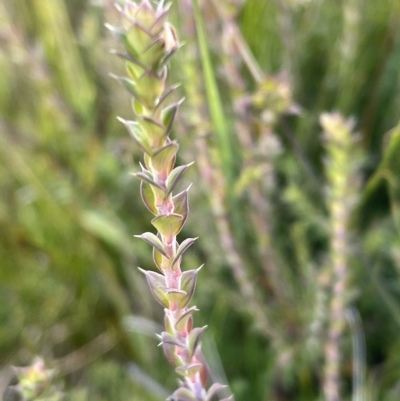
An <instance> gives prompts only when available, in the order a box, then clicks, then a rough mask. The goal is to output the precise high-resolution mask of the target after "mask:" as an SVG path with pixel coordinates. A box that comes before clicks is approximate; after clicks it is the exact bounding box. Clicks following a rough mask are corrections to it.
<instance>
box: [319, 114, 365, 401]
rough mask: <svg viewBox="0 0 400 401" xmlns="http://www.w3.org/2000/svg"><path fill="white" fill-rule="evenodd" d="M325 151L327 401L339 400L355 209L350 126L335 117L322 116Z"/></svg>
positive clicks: (337, 115)
mask: <svg viewBox="0 0 400 401" xmlns="http://www.w3.org/2000/svg"><path fill="white" fill-rule="evenodd" d="M320 122H321V125H322V127H323V128H324V139H325V143H326V150H327V163H326V171H327V176H328V182H329V190H330V193H329V196H328V199H329V212H330V221H331V231H330V243H331V250H330V255H331V282H332V294H331V302H330V311H329V327H328V337H327V342H326V348H325V377H324V393H325V399H326V401H339V400H340V399H341V397H340V361H341V352H340V341H341V339H342V336H343V330H344V327H345V324H346V307H347V305H346V302H347V299H348V294H349V283H348V279H349V272H348V266H347V259H348V247H349V244H348V243H349V232H348V224H349V220H350V215H351V212H352V209H353V207H354V198H355V196H354V194H355V192H356V189H357V185H355V184H356V182H355V179H356V175H355V162H357V157H356V155H355V147H354V141H353V138H352V129H353V122H352V121H351V120H348V121H346V120H345V119H344V118H343V117H342V116H341V115H340V114H338V113H331V114H328V113H325V114H322V116H321V118H320Z"/></svg>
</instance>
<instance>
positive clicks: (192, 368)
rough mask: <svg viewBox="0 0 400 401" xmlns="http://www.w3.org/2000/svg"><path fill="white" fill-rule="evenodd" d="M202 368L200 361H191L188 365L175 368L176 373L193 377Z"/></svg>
mask: <svg viewBox="0 0 400 401" xmlns="http://www.w3.org/2000/svg"><path fill="white" fill-rule="evenodd" d="M202 368H203V365H201V364H200V363H191V364H189V365H184V366H179V367H177V368H176V369H175V372H176V373H179V374H180V375H182V376H186V377H193V376H194V375H195V374H196V373H198V372H200V370H201V369H202Z"/></svg>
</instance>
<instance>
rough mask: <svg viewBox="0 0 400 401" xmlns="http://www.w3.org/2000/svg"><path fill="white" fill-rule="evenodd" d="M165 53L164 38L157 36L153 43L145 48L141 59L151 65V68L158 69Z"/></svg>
mask: <svg viewBox="0 0 400 401" xmlns="http://www.w3.org/2000/svg"><path fill="white" fill-rule="evenodd" d="M164 55H165V48H164V39H163V38H161V37H157V38H156V39H155V40H153V42H152V43H150V44H149V46H147V48H146V49H144V51H143V53H142V56H141V57H140V59H141V60H142V61H143V63H144V64H145V65H147V66H149V69H151V70H154V71H157V70H158V69H159V67H160V65H161V63H162V61H163V58H164Z"/></svg>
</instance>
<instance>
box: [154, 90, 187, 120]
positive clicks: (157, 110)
mask: <svg viewBox="0 0 400 401" xmlns="http://www.w3.org/2000/svg"><path fill="white" fill-rule="evenodd" d="M180 86H181V85H180V84H177V85H173V86H171V87H169V88H168V89H167V90H166V91H164V93H163V94H162V96H161V97H160V99H159V100H158V102H157V106H156V108H155V110H154V118H155V119H156V120H160V119H161V116H162V114H163V111H164V110H165V109H166V108H167V107H166V106H163V105H164V103H165V102H166V101H167V100H168V99H169V97H170V96H171V95H172V94H173V93H174V92H175V90H176V89H178V88H179V87H180Z"/></svg>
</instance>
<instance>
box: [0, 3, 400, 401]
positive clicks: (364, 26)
mask: <svg viewBox="0 0 400 401" xmlns="http://www.w3.org/2000/svg"><path fill="white" fill-rule="evenodd" d="M190 4H191V2H190V1H187V0H182V1H179V2H178V1H173V5H172V21H173V22H174V23H175V24H176V26H177V28H178V32H179V35H180V39H181V40H182V41H184V42H186V45H185V46H184V47H182V49H181V50H180V52H179V54H178V56H177V60H175V61H174V62H173V64H172V66H171V75H172V76H173V79H172V80H171V82H177V81H180V82H182V84H183V85H182V93H184V94H185V96H186V97H187V100H186V102H185V103H184V105H183V106H182V108H181V116H180V120H179V124H178V126H177V127H176V130H175V133H174V135H175V136H176V137H177V139H178V140H179V142H180V144H181V152H182V153H181V155H180V157H181V158H182V159H184V160H185V161H186V162H190V161H192V160H196V162H197V167H198V168H197V170H196V169H195V168H193V169H192V171H191V174H192V175H191V176H190V177H189V179H190V180H191V181H193V182H194V183H195V185H194V187H193V188H192V189H191V200H190V202H191V214H190V218H189V222H188V225H187V227H186V228H185V232H184V233H183V234H182V235H183V236H191V237H197V236H199V237H200V238H199V240H198V241H197V242H196V245H195V246H194V247H193V250H190V252H188V253H189V255H188V256H186V260H185V264H186V266H187V267H188V268H195V267H197V266H198V265H199V264H201V263H203V262H204V263H205V268H204V269H203V270H202V272H201V275H200V277H199V282H198V287H197V293H196V296H195V301H196V304H197V306H198V307H199V308H200V310H201V312H200V313H198V315H197V316H196V319H197V322H198V325H201V324H208V325H209V329H208V337H207V338H206V339H205V343H204V348H205V354H206V355H207V356H208V358H209V361H210V365H211V367H212V370H213V374H214V375H215V376H216V377H217V378H218V377H221V380H227V381H228V382H229V384H230V385H231V388H232V390H233V392H234V393H235V395H236V400H237V401H246V400H250V399H251V400H272V401H284V400H291V401H310V400H319V399H321V370H322V368H321V367H322V366H323V352H322V351H321V350H322V349H323V345H324V327H325V325H326V321H324V319H326V316H325V315H324V305H325V303H326V300H325V298H326V297H327V296H328V295H327V294H328V293H329V291H328V290H327V287H329V282H327V279H326V274H325V272H326V270H328V269H329V262H328V261H329V248H330V247H329V240H328V238H329V237H328V235H327V232H328V229H327V225H328V221H329V219H328V216H327V207H326V197H325V193H326V191H329V188H327V184H326V179H325V172H324V167H323V160H324V158H325V151H324V148H323V144H322V141H321V135H320V133H321V128H320V127H319V125H318V118H319V115H320V114H321V113H322V112H324V111H330V110H338V111H340V112H341V113H343V114H344V115H346V116H350V115H351V116H353V117H354V118H355V121H356V130H357V131H358V136H359V138H358V146H359V148H360V153H361V154H363V159H362V162H361V163H360V180H361V182H362V190H361V192H360V193H359V203H358V207H357V208H356V210H355V212H354V214H353V216H352V221H351V231H352V233H353V237H352V243H351V244H350V248H351V250H352V252H351V255H350V257H349V269H350V275H351V287H352V289H353V290H352V291H351V293H349V294H348V297H349V302H350V303H351V305H352V306H353V307H354V308H355V309H356V310H358V311H359V313H360V316H361V321H362V327H361V329H362V330H361V332H362V336H364V337H365V343H366V366H365V367H366V370H367V378H366V383H365V387H366V395H365V398H364V400H366V401H370V400H371V401H373V400H374V401H375V400H376V401H377V400H379V401H397V400H398V399H399V398H400V390H399V377H400V357H399V350H400V338H399V336H398V333H399V329H400V291H399V289H400V253H399V249H400V237H399V234H400V231H399V230H400V217H399V216H400V214H399V213H400V212H399V207H400V206H399V205H400V192H399V186H400V178H399V177H400V164H399V160H400V158H399V157H400V156H399V155H400V141H399V132H400V125H398V124H399V119H400V112H399V110H400V68H399V66H400V28H399V26H400V3H399V2H398V1H397V0H381V1H379V2H378V1H375V0H348V1H343V2H337V1H336V0H285V1H280V0H276V1H274V0H246V1H243V2H240V1H232V0H231V1H228V0H221V1H220V2H218V3H217V4H219V5H220V7H221V9H220V10H219V11H218V10H217V8H216V7H215V4H216V2H215V1H211V0H203V1H200V2H199V6H200V14H201V15H200V18H199V15H198V20H197V24H199V23H202V24H204V32H203V33H204V35H200V38H199V39H200V43H202V42H201V41H203V52H202V53H201V52H199V49H198V43H197V38H196V29H195V25H196V24H195V21H194V19H193V10H192V8H191V6H190ZM106 21H107V22H110V23H113V24H114V25H118V24H119V22H118V21H116V12H115V10H114V8H113V4H112V2H111V1H108V0H103V1H89V0H80V1H78V0H4V1H3V2H2V3H1V4H0V49H1V50H0V71H1V74H0V195H1V198H0V225H1V231H0V266H1V268H0V316H1V323H2V324H1V325H0V364H1V369H2V370H1V372H5V371H6V367H7V366H8V365H10V364H12V365H17V366H22V365H29V364H30V363H31V362H32V360H33V359H34V357H35V356H36V355H41V356H42V357H44V358H45V360H46V361H48V362H49V365H50V366H51V367H54V368H56V369H57V371H58V372H59V379H60V380H61V381H63V382H64V383H65V384H64V391H65V392H66V398H67V399H71V400H82V401H83V400H104V401H105V400H113V401H117V400H121V401H122V400H124V401H125V400H128V399H131V400H134V401H135V400H138V401H139V400H149V401H152V400H157V399H163V398H165V396H166V395H168V394H169V393H170V391H169V390H168V389H172V388H173V387H174V380H175V379H176V378H175V374H174V372H173V371H172V370H171V369H170V367H169V366H168V364H167V362H166V361H165V360H164V357H163V355H162V352H161V350H160V349H159V348H157V346H156V345H157V339H156V338H155V337H154V336H153V334H152V333H154V332H155V331H160V328H159V326H158V324H160V322H161V319H162V311H161V310H160V308H159V307H158V306H157V305H156V304H155V302H154V301H153V300H152V298H151V295H150V294H149V291H148V289H147V286H146V285H145V282H144V279H143V277H141V275H140V273H139V272H138V271H137V269H136V267H137V266H142V267H146V268H151V266H153V263H152V260H151V252H150V248H149V247H148V246H146V245H145V244H142V242H141V241H138V240H134V239H133V238H132V236H133V235H134V234H139V233H141V232H143V231H150V230H151V226H150V216H149V213H148V211H147V210H146V209H145V207H144V206H143V205H142V203H141V200H140V196H139V191H138V184H139V183H138V181H136V180H135V179H134V178H133V177H131V176H130V175H129V172H130V171H133V170H136V166H137V164H138V161H140V152H139V150H138V149H136V148H135V146H134V144H133V143H132V142H131V141H130V140H129V138H128V135H127V134H126V132H125V130H124V127H123V126H122V125H121V124H119V123H118V122H117V121H116V118H115V117H116V116H117V115H121V116H122V117H124V118H129V117H131V116H130V115H129V109H130V105H129V96H128V95H127V94H126V93H125V91H124V90H123V89H122V88H120V87H119V86H118V84H117V83H116V82H114V81H113V80H111V79H109V77H108V74H109V73H110V72H114V73H118V71H121V70H122V68H123V65H122V63H121V62H120V61H119V60H118V59H117V58H115V57H113V56H111V55H109V49H110V48H113V47H115V46H117V45H116V43H115V42H114V39H113V38H111V37H110V36H109V34H108V33H107V32H106V30H105V29H104V27H103V25H104V22H106ZM199 21H200V22H199ZM229 26H234V27H235V28H236V29H237V31H238V32H241V33H242V35H243V37H242V39H243V41H244V43H245V44H247V45H248V46H249V49H250V50H251V52H252V54H253V55H254V58H255V60H256V63H257V64H258V67H257V68H259V69H260V70H261V71H262V72H263V74H265V75H266V76H267V77H269V78H268V79H269V80H268V79H266V80H265V82H264V85H263V84H262V83H260V82H257V79H254V74H253V76H252V74H251V69H250V70H249V69H248V68H247V67H246V63H245V62H243V61H242V60H241V59H240V51H238V50H237V44H236V45H234V46H233V47H232V45H231V44H230V42H229V38H230V36H229V32H232V31H228V33H227V27H229ZM234 32H235V31H234ZM233 36H234V35H233ZM204 41H206V47H207V48H208V52H209V55H208V56H209V57H208V58H207V59H206V65H205V67H206V72H207V74H206V77H205V80H204V81H203V70H202V58H203V61H204V57H205V53H204V51H205V48H204ZM230 46H231V47H230ZM238 54H239V55H238ZM234 73H237V76H235V75H234ZM271 74H274V75H271ZM205 87H206V88H207V90H208V92H207V91H205V90H204V89H205ZM286 87H287V88H289V89H288V90H286V89H285V88H286ZM207 93H208V98H207ZM210 93H211V95H210ZM263 96H264V97H265V99H266V100H265V102H264V101H263ZM289 98H290V99H289ZM207 99H208V100H209V101H211V104H210V103H208V101H207ZM271 99H272V100H271ZM213 102H214V103H213ZM278 104H279V107H278V106H277V105H278ZM220 106H222V107H220ZM210 107H212V113H209V109H210ZM210 115H211V118H210V117H209V116H210ZM214 127H215V129H214ZM394 127H395V128H394ZM246 130H247V131H248V133H249V136H248V137H246V136H245V132H247V131H246ZM390 130H391V131H390ZM216 133H219V134H220V137H218V136H217V137H216V136H215V135H216ZM228 134H229V135H228ZM221 135H222V136H221ZM246 138H247V139H249V138H250V144H251V145H252V146H246V143H247V142H246ZM227 146H229V147H230V148H231V152H232V155H230V154H229V153H227V151H226V149H227V148H226V147H227ZM203 147H204V148H205V149H206V150H205V151H204V152H205V153H204V152H203V151H202V150H201V149H203ZM206 153H207V154H209V158H210V159H209V160H211V163H209V164H207V163H205V161H204V159H202V157H203V156H204V154H206ZM202 155H203V156H202ZM230 156H233V157H230ZM224 163H225V164H224ZM227 163H228V164H227ZM210 166H211V169H212V170H213V171H214V172H215V174H216V178H215V179H214V181H213V180H210V181H207V177H208V175H209V174H208V170H207V169H206V168H207V167H210ZM225 179H226V180H227V181H228V182H229V184H230V185H231V186H232V188H229V190H228V191H227V193H229V196H230V197H232V196H235V198H234V199H231V198H229V202H226V203H224V202H223V200H224V193H220V192H221V191H222V189H221V188H224V185H223V183H224V182H225ZM218 180H219V181H218ZM218 183H222V185H218ZM209 200H210V202H209ZM221 200H222V201H221ZM225 200H226V199H225ZM211 212H213V213H214V214H213V213H211ZM257 216H258V217H257ZM260 216H261V218H260ZM264 220H265V221H264ZM225 223H227V224H226V225H225V226H223V224H225ZM263 224H264V225H263ZM221 227H222V229H221ZM224 227H225V228H224ZM224 229H225V231H224ZM227 236H228V237H229V238H227ZM224 240H225V242H224ZM226 241H228V242H226ZM229 241H231V243H229ZM229 244H231V250H235V252H236V253H237V259H234V258H233V259H232V254H231V253H229V255H228V253H227V248H226V246H228V247H229ZM229 256H230V257H231V258H230V257H229ZM237 261H239V262H238V263H239V265H240V266H242V267H243V268H244V269H245V272H246V274H247V278H248V282H247V284H246V281H242V282H241V281H240V280H238V278H237V276H235V272H234V267H235V263H237ZM266 272H267V273H268V272H269V273H268V274H266ZM246 285H250V287H251V290H252V291H253V293H250V295H248V296H246V293H245V294H244V293H243V288H244V289H246ZM263 319H265V320H263ZM266 328H267V329H266ZM352 336H353V339H354V336H355V334H354V333H352V332H351V330H350V329H348V328H347V329H346V333H345V338H344V341H343V343H342V349H343V355H344V358H343V363H342V376H343V378H344V380H343V387H342V388H343V393H344V394H346V398H344V399H349V397H350V394H351V393H352V383H351V377H352V358H351V349H352V348H351V347H352V345H351V339H352ZM358 341H359V342H360V341H362V338H361V339H360V338H358ZM222 366H223V367H224V368H223V367H222ZM2 374H3V373H2ZM4 375H5V373H4ZM225 377H226V379H225ZM3 383H4V380H0V391H3V388H1V386H4V385H6V384H8V383H6V384H3ZM164 387H165V388H167V390H165V389H164Z"/></svg>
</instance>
